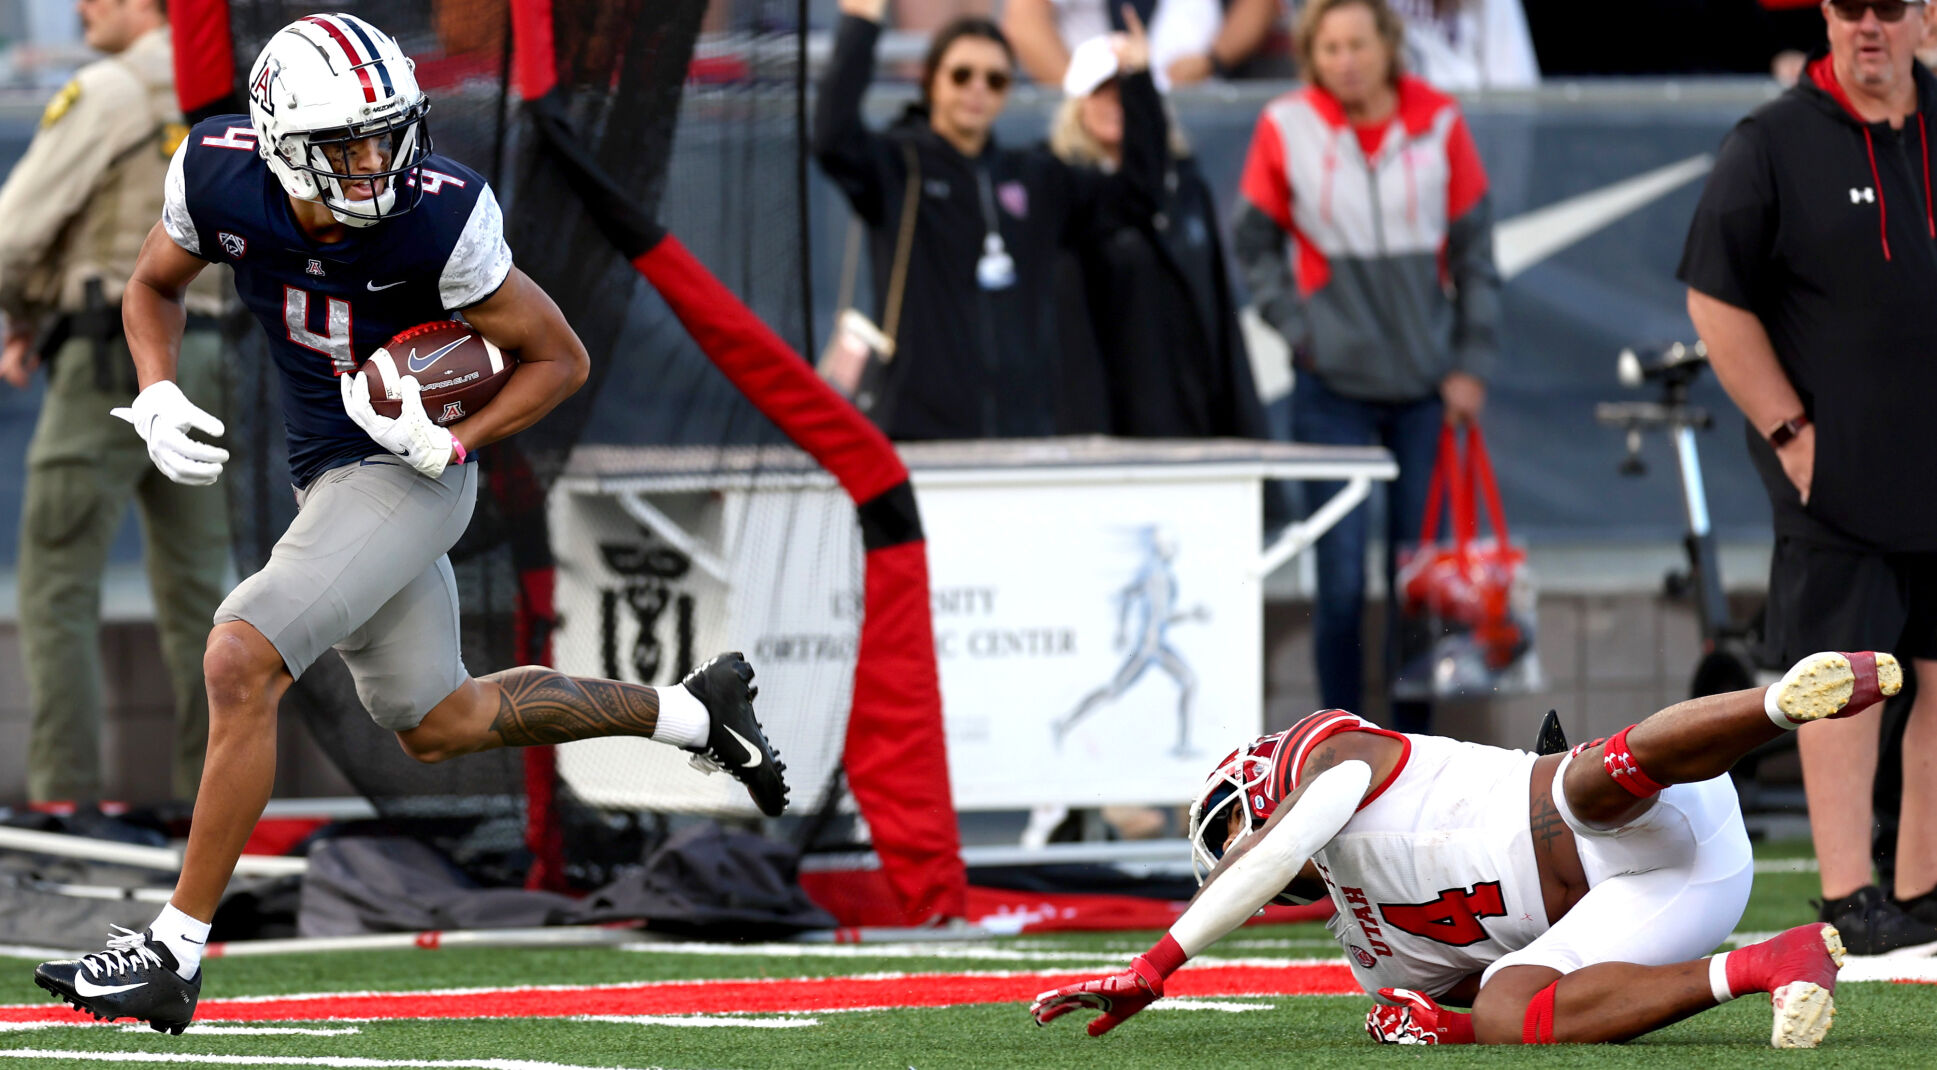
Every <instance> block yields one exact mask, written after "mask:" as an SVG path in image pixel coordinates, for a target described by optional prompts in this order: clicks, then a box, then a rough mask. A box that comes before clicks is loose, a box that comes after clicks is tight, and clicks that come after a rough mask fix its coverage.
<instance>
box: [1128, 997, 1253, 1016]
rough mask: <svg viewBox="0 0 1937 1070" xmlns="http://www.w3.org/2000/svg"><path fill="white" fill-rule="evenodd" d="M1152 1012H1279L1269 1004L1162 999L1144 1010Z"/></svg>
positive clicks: (1217, 1000) (1219, 1000) (1216, 1000)
mask: <svg viewBox="0 0 1937 1070" xmlns="http://www.w3.org/2000/svg"><path fill="white" fill-rule="evenodd" d="M1144 1009H1145V1010H1152V1011H1223V1012H1224V1013H1226V1014H1243V1013H1244V1012H1245V1011H1270V1010H1277V1008H1276V1007H1274V1006H1273V1005H1271V1004H1269V1003H1232V1002H1231V1001H1229V1000H1221V999H1174V998H1173V999H1160V1000H1158V1001H1157V1002H1155V1003H1152V1004H1151V1005H1150V1006H1148V1007H1146V1008H1144Z"/></svg>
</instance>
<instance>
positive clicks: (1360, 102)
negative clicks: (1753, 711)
mask: <svg viewBox="0 0 1937 1070" xmlns="http://www.w3.org/2000/svg"><path fill="white" fill-rule="evenodd" d="M1404 34H1405V28H1404V25H1403V24H1402V23H1401V22H1400V20H1399V17H1398V16H1397V15H1396V14H1394V13H1393V11H1392V8H1391V7H1390V6H1389V5H1388V3H1387V0H1310V2H1308V3H1307V4H1306V5H1305V7H1304V10H1303V12H1302V13H1301V14H1300V16H1299V25H1298V49H1299V54H1300V59H1301V61H1302V65H1303V67H1304V70H1305V72H1306V74H1307V77H1309V78H1310V81H1311V84H1309V85H1308V86H1306V87H1305V88H1303V89H1299V90H1295V91H1293V92H1290V93H1286V94H1285V95H1283V96H1281V97H1278V98H1277V99H1275V100H1273V101H1272V102H1271V103H1270V104H1268V105H1266V106H1265V109H1264V113H1263V114H1262V115H1261V116H1260V117H1259V118H1258V125H1257V129H1256V132H1255V133H1254V134H1253V136H1252V140H1251V151H1250V156H1249V158H1248V159H1247V160H1246V161H1245V166H1244V175H1243V178H1242V180H1241V184H1240V189H1239V192H1240V195H1241V196H1240V203H1239V208H1238V216H1237V220H1236V222H1235V233H1234V235H1233V247H1234V250H1235V253H1236V256H1237V260H1238V264H1239V265H1240V267H1241V268H1242V269H1243V271H1244V276H1245V282H1246V284H1247V285H1248V286H1249V288H1250V291H1251V296H1252V299H1253V301H1255V302H1256V303H1257V306H1258V310H1259V311H1260V312H1261V313H1262V314H1263V316H1264V318H1265V320H1266V321H1267V322H1268V323H1270V324H1271V325H1272V326H1273V327H1275V328H1277V330H1278V331H1279V332H1280V333H1281V334H1283V335H1284V337H1285V341H1286V342H1287V343H1288V344H1289V345H1290V346H1291V348H1292V352H1293V362H1294V364H1295V366H1296V368H1297V371H1298V380H1297V386H1296V388H1295V389H1294V391H1293V393H1292V427H1293V437H1295V438H1296V439H1298V440H1299V441H1301V442H1312V443H1321V444H1328V445H1354V446H1357V445H1380V446H1384V447H1386V448H1387V449H1389V450H1391V451H1392V454H1393V456H1394V457H1395V458H1396V459H1397V460H1398V462H1399V478H1398V479H1397V480H1396V481H1394V482H1393V483H1392V484H1390V485H1389V487H1388V489H1387V492H1386V501H1385V505H1386V509H1385V515H1386V529H1385V538H1386V577H1387V590H1388V591H1390V590H1391V587H1392V585H1391V578H1392V574H1393V564H1394V559H1395V553H1396V550H1397V548H1398V547H1399V546H1400V545H1402V544H1404V543H1405V542H1406V541H1407V540H1409V539H1416V538H1417V537H1418V532H1419V527H1420V520H1421V514H1422V513H1423V511H1424V508H1425V497H1426V484H1427V481H1428V479H1429V478H1430V476H1431V474H1432V468H1433V460H1434V457H1435V454H1436V450H1437V447H1438V440H1439V428H1440V424H1441V423H1442V421H1444V422H1451V423H1464V422H1466V421H1469V420H1472V419H1475V418H1476V417H1478V415H1479V412H1480V408H1481V406H1482V405H1483V404H1484V403H1485V399H1486V387H1485V379H1486V376H1487V374H1488V373H1489V372H1490V371H1491V369H1492V366H1493V363H1494V361H1495V359H1496V357H1497V354H1498V349H1499V342H1498V333H1497V325H1498V320H1499V309H1500V300H1499V291H1500V277H1499V273H1498V271H1496V270H1495V268H1494V266H1493V215H1492V208H1491V205H1490V203H1489V201H1488V197H1487V188H1486V173H1485V171H1484V170H1483V169H1482V168H1481V166H1480V159H1479V153H1478V151H1477V150H1476V149H1475V148H1474V145H1473V138H1472V135H1471V134H1470V133H1469V132H1468V131H1467V129H1466V121H1465V119H1463V118H1462V117H1461V116H1460V113H1459V108H1458V106H1457V105H1456V104H1455V103H1454V102H1453V100H1452V98H1450V97H1448V96H1446V95H1445V94H1443V93H1441V92H1439V91H1437V90H1435V89H1433V88H1432V87H1431V86H1429V85H1427V84H1426V83H1425V82H1423V81H1420V80H1419V79H1417V78H1412V77H1408V76H1407V75H1406V74H1405V73H1404V71H1403V70H1402V69H1401V65H1400V59H1399V57H1400V54H1401V53H1400V48H1401V44H1402V41H1403V39H1404ZM1334 489H1336V485H1324V484H1320V485H1317V486H1316V487H1315V488H1314V492H1315V493H1316V494H1318V495H1319V496H1320V497H1319V499H1318V500H1323V497H1325V496H1328V495H1329V494H1330V492H1331V491H1332V490H1334ZM1369 536H1370V531H1369V520H1368V510H1366V509H1365V508H1360V509H1357V510H1354V511H1353V512H1352V514H1351V515H1349V516H1348V517H1346V518H1345V520H1343V521H1341V522H1340V523H1339V525H1338V526H1337V527H1335V528H1333V529H1332V530H1331V532H1329V533H1328V534H1326V536H1325V537H1324V538H1322V539H1320V540H1319V542H1318V562H1317V564H1318V605H1317V613H1316V619H1315V622H1314V629H1313V631H1314V635H1313V646H1314V648H1315V655H1316V659H1317V663H1318V680H1319V691H1320V693H1321V697H1322V699H1323V701H1324V704H1325V705H1326V706H1329V707H1334V708H1337V709H1344V710H1351V711H1354V712H1363V706H1362V697H1363V696H1362V686H1363V684H1362V681H1363V676H1364V667H1363V666H1364V655H1363V651H1362V650H1361V647H1360V638H1359V637H1360V631H1361V624H1362V621H1363V619H1364V612H1365V565H1364V562H1365V550H1366V543H1367V541H1368V539H1369ZM1387 609H1388V621H1390V620H1392V619H1393V618H1394V617H1395V616H1396V610H1395V608H1394V605H1393V603H1392V602H1391V600H1390V598H1388V603H1387ZM1387 634H1388V640H1387V651H1388V658H1389V657H1390V654H1391V651H1392V641H1391V636H1392V635H1393V634H1394V633H1393V629H1391V628H1390V627H1388V629H1387ZM1428 716H1429V711H1428V710H1427V708H1426V707H1424V706H1423V705H1415V704H1395V708H1394V710H1393V719H1394V721H1395V722H1396V725H1395V727H1398V728H1399V729H1401V730H1403V731H1414V732H1417V731H1424V730H1425V729H1426V727H1427V719H1428Z"/></svg>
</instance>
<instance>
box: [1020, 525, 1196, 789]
mask: <svg viewBox="0 0 1937 1070" xmlns="http://www.w3.org/2000/svg"><path fill="white" fill-rule="evenodd" d="M1137 535H1138V538H1139V539H1140V540H1142V542H1143V545H1144V558H1143V563H1142V564H1141V565H1140V566H1138V568H1137V575H1136V578H1135V579H1133V580H1131V581H1130V583H1129V584H1128V585H1127V586H1125V587H1124V588H1123V589H1122V590H1120V591H1118V592H1117V606H1118V609H1117V618H1116V649H1118V650H1122V649H1123V648H1124V647H1125V646H1129V647H1130V656H1129V657H1128V658H1126V659H1124V662H1123V665H1122V667H1120V668H1118V669H1117V671H1116V675H1114V676H1112V677H1111V678H1110V682H1109V683H1107V684H1104V685H1103V686H1102V687H1099V688H1097V689H1096V690H1094V691H1091V692H1090V693H1089V694H1087V695H1084V696H1083V699H1082V701H1080V702H1078V703H1077V704H1076V708H1075V709H1073V710H1071V711H1069V713H1068V714H1067V715H1066V716H1064V717H1063V718H1062V719H1061V720H1059V721H1057V722H1056V723H1055V724H1054V725H1053V726H1052V730H1053V731H1054V733H1055V737H1056V749H1058V750H1061V749H1062V746H1063V740H1064V739H1066V738H1068V736H1069V733H1070V730H1071V729H1073V728H1075V727H1076V725H1077V723H1078V722H1079V721H1081V720H1082V719H1083V718H1085V717H1088V716H1089V715H1090V714H1091V713H1093V712H1094V711H1095V710H1096V708H1097V707H1099V706H1102V705H1103V704H1105V703H1109V702H1115V701H1116V700H1118V699H1120V698H1122V697H1123V696H1124V695H1125V694H1126V693H1128V692H1129V690H1130V688H1132V687H1134V686H1136V682H1137V681H1138V680H1140V679H1142V678H1143V674H1144V673H1146V672H1148V671H1150V668H1151V666H1153V665H1154V666H1156V667H1157V668H1159V669H1162V670H1163V671H1164V673H1165V674H1166V675H1168V676H1169V677H1170V678H1171V679H1172V680H1175V681H1177V745H1176V746H1174V747H1172V748H1171V749H1170V753H1171V754H1172V755H1174V756H1176V757H1179V758H1188V757H1191V756H1193V755H1194V754H1195V753H1196V752H1195V751H1193V750H1192V749H1191V746H1190V700H1191V698H1192V697H1193V696H1195V695H1196V694H1197V674H1196V673H1194V672H1192V671H1191V667H1190V663H1189V662H1187V661H1185V660H1184V656H1183V655H1182V654H1179V653H1178V652H1177V649H1176V648H1175V647H1173V646H1171V645H1170V628H1171V625H1173V624H1180V623H1182V622H1184V621H1203V620H1208V619H1210V612H1209V611H1208V610H1207V609H1205V608H1204V607H1203V606H1201V605H1200V606H1193V607H1192V608H1190V609H1188V610H1183V611H1179V610H1178V609H1177V575H1176V573H1175V571H1173V569H1172V568H1171V562H1173V561H1175V560H1176V558H1177V540H1176V538H1175V537H1174V536H1172V535H1170V534H1169V533H1167V532H1165V531H1164V530H1163V529H1161V528H1159V527H1158V526H1157V525H1155V524H1151V525H1148V526H1146V527H1143V528H1140V529H1138V532H1137ZM1132 614H1136V615H1137V629H1136V641H1135V643H1134V644H1131V643H1128V642H1127V641H1126V640H1127V638H1128V635H1129V628H1128V627H1127V625H1128V624H1129V622H1130V617H1131V615H1132Z"/></svg>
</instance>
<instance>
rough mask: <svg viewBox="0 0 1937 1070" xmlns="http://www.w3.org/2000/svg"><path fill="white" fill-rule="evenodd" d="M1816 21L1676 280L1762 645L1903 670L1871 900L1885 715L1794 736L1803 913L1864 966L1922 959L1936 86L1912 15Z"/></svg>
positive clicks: (1935, 690)
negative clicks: (1741, 508) (1891, 806)
mask: <svg viewBox="0 0 1937 1070" xmlns="http://www.w3.org/2000/svg"><path fill="white" fill-rule="evenodd" d="M1822 10H1823V18H1824V22H1825V29H1826V36H1827V37H1828V44H1829V47H1828V48H1827V49H1818V50H1817V52H1816V54H1815V55H1814V56H1812V57H1811V58H1810V59H1809V61H1808V62H1807V64H1806V65H1805V66H1804V69H1803V73H1802V77H1801V78H1800V79H1799V80H1798V81H1797V83H1796V85H1795V86H1794V87H1793V88H1791V89H1790V90H1788V91H1787V92H1785V93H1784V94H1782V96H1780V97H1777V98H1776V99H1775V100H1772V101H1770V102H1769V103H1767V104H1764V105H1763V106H1762V107H1760V108H1757V109H1756V110H1755V111H1754V112H1752V113H1750V115H1749V116H1748V117H1747V118H1745V119H1743V120H1742V121H1741V122H1740V123H1738V124H1737V125H1736V127H1735V129H1734V130H1733V131H1732V132H1731V133H1730V134H1729V136H1728V138H1727V140H1725V141H1723V142H1722V146H1721V148H1720V149H1719V150H1718V151H1717V152H1716V157H1715V169H1714V170H1713V171H1712V172H1710V174H1709V177H1708V185H1707V188H1705V189H1704V190H1703V191H1702V199H1701V202H1700V204H1699V205H1698V206H1697V207H1696V209H1695V218H1694V221H1693V222H1692V223H1691V224H1690V226H1689V230H1688V240H1687V243H1686V245H1685V246H1684V247H1683V251H1682V262H1681V270H1680V272H1679V277H1680V279H1681V280H1682V281H1683V282H1685V283H1687V284H1688V314H1689V318H1690V319H1692V320H1693V321H1694V324H1695V329H1696V330H1697V331H1698V332H1700V334H1701V337H1702V340H1703V341H1705V342H1706V343H1707V344H1708V359H1709V363H1710V364H1712V365H1713V366H1714V368H1715V373H1716V376H1717V377H1718V378H1720V379H1721V381H1722V386H1723V387H1724V388H1725V389H1727V391H1728V393H1729V397H1731V398H1732V399H1734V401H1735V403H1736V405H1737V407H1739V408H1740V409H1741V410H1742V413H1743V415H1744V416H1745V417H1747V423H1748V427H1747V428H1746V430H1747V431H1748V433H1749V435H1748V437H1749V457H1750V459H1751V460H1752V461H1754V462H1755V465H1756V469H1757V472H1758V474H1760V475H1761V477H1762V483H1763V489H1764V490H1766V491H1767V492H1768V495H1769V502H1770V505H1771V508H1772V511H1773V513H1774V519H1775V534H1776V541H1775V552H1774V554H1773V556H1772V557H1771V559H1770V562H1769V603H1768V608H1767V613H1766V616H1765V621H1766V625H1765V628H1766V636H1765V643H1766V648H1765V653H1766V654H1767V655H1768V657H1770V658H1771V659H1779V658H1782V657H1784V656H1786V654H1787V652H1789V651H1794V650H1802V651H1804V652H1807V651H1810V650H1819V649H1826V648H1829V649H1836V650H1854V649H1858V648H1860V647H1861V644H1862V643H1863V641H1864V637H1865V636H1874V637H1875V638H1874V640H1873V641H1872V645H1873V646H1877V647H1887V648H1889V649H1891V650H1892V651H1893V652H1894V653H1895V654H1896V655H1897V657H1898V658H1900V659H1905V660H1908V661H1909V662H1910V663H1911V665H1912V667H1913V669H1914V672H1915V674H1916V679H1917V683H1918V685H1919V686H1918V688H1917V694H1916V699H1915V701H1914V702H1913V704H1912V705H1911V709H1910V714H1909V719H1908V721H1907V722H1906V727H1905V728H1904V730H1903V744H1902V752H1901V760H1902V769H1903V777H1902V783H1903V801H1902V809H1901V819H1900V821H1899V822H1898V825H1897V834H1896V836H1895V838H1894V839H1895V858H1896V866H1895V871H1894V873H1893V874H1889V876H1890V877H1891V878H1892V879H1891V881H1890V884H1889V885H1884V886H1880V885H1878V884H1877V883H1874V882H1873V880H1872V874H1871V858H1870V853H1871V830H1872V814H1871V805H1870V803H1871V798H1872V794H1871V783H1872V781H1873V780H1874V779H1875V776H1876V773H1877V770H1878V766H1879V764H1880V762H1879V754H1878V733H1879V729H1880V726H1881V720H1882V716H1881V713H1880V712H1879V711H1876V710H1873V711H1871V712H1869V713H1867V714H1865V715H1863V716H1861V717H1852V718H1849V719H1847V720H1841V721H1837V722H1836V723H1835V724H1834V725H1833V726H1825V727H1823V728H1819V729H1812V730H1811V731H1808V732H1804V733H1802V734H1801V735H1799V736H1798V737H1797V741H1796V742H1797V747H1798V749H1799V750H1800V752H1801V755H1802V768H1803V789H1804V793H1805V795H1806V796H1807V797H1808V800H1809V823H1810V833H1811V835H1812V836H1813V838H1814V839H1815V843H1816V856H1817V861H1818V863H1819V864H1820V868H1821V875H1820V876H1821V881H1822V895H1823V898H1822V903H1821V906H1820V910H1821V917H1822V919H1823V920H1824V921H1828V922H1831V923H1833V924H1834V925H1836V926H1837V928H1838V929H1840V930H1841V931H1842V933H1843V941H1844V943H1845V944H1846V945H1847V946H1848V948H1849V949H1850V951H1851V952H1853V953H1856V954H1862V955H1873V954H1883V953H1886V952H1892V951H1904V950H1907V949H1912V948H1919V947H1925V946H1926V945H1929V946H1937V836H1933V835H1932V834H1931V833H1932V831H1933V830H1937V778H1933V777H1932V776H1931V775H1930V773H1929V771H1928V770H1929V769H1930V762H1931V755H1932V754H1933V753H1937V742H1933V741H1937V448H1933V447H1932V445H1931V437H1930V404H1931V399H1932V398H1933V397H1937V364H1933V363H1932V361H1931V354H1932V353H1937V309H1933V306H1932V302H1931V295H1932V294H1933V293H1937V208H1933V206H1932V204H1931V197H1932V190H1933V188H1937V186H1934V185H1933V179H1932V177H1931V176H1932V175H1933V173H1937V118H1934V117H1933V116H1932V115H1931V112H1932V110H1933V109H1937V79H1933V78H1932V76H1931V75H1930V73H1929V72H1927V71H1925V70H1924V69H1923V68H1922V66H1921V65H1919V64H1918V63H1917V60H1916V51H1917V48H1918V45H1919V44H1920V43H1921V42H1922V40H1923V37H1924V30H1925V20H1926V12H1927V10H1928V9H1927V8H1926V6H1925V5H1924V4H1921V3H1910V4H1906V3H1904V2H1903V0H1828V2H1826V3H1824V4H1823V5H1822ZM1895 757H1896V756H1894V755H1890V754H1888V753H1887V752H1886V753H1885V754H1884V755H1883V758H1882V762H1883V763H1889V762H1892V761H1893V760H1894V759H1895ZM1885 767H1886V768H1887V765H1886V766H1885Z"/></svg>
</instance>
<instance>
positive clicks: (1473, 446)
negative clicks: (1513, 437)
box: [1466, 424, 1509, 546]
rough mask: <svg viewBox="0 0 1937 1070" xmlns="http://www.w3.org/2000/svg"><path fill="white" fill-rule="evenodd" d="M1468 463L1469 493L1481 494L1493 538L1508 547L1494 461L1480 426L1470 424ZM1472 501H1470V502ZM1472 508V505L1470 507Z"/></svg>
mask: <svg viewBox="0 0 1937 1070" xmlns="http://www.w3.org/2000/svg"><path fill="white" fill-rule="evenodd" d="M1466 463H1467V465H1468V467H1469V469H1470V472H1469V475H1470V477H1471V478H1470V482H1469V488H1470V489H1469V493H1471V491H1472V490H1477V491H1478V492H1479V497H1480V499H1481V500H1482V501H1484V502H1485V503H1486V518H1487V521H1488V522H1489V523H1491V524H1492V525H1493V537H1494V539H1496V540H1497V541H1498V542H1499V544H1500V545H1501V546H1505V545H1507V543H1508V542H1509V538H1508V535H1507V514H1506V510H1505V509H1503V508H1501V507H1500V485H1499V484H1498V483H1497V482H1495V481H1494V478H1493V460H1492V458H1491V457H1489V456H1488V455H1487V452H1486V440H1485V439H1484V438H1482V437H1480V425H1479V424H1468V425H1467V428H1466ZM1469 501H1470V500H1469ZM1468 508H1469V509H1470V508H1471V505H1470V504H1469V505H1468Z"/></svg>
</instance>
